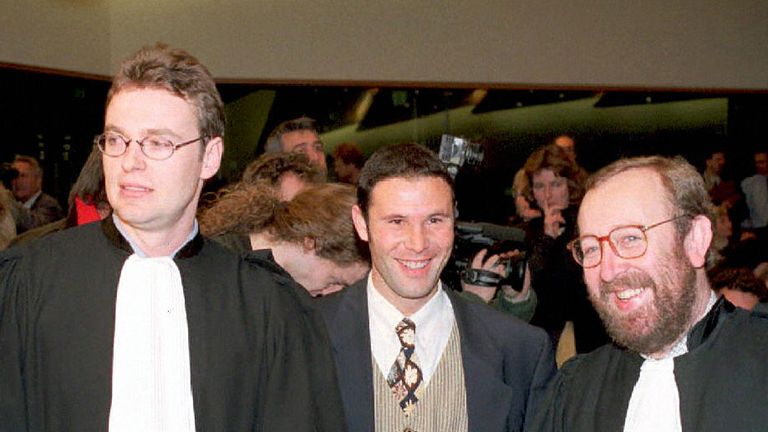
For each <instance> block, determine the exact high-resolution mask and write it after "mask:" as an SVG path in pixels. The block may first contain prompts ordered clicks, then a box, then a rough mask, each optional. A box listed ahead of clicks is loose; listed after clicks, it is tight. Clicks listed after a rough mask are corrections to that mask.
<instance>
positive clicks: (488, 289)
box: [461, 249, 536, 321]
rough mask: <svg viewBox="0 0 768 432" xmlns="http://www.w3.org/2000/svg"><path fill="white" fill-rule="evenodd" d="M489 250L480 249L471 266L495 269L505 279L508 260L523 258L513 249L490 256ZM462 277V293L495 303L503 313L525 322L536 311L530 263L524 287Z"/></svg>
mask: <svg viewBox="0 0 768 432" xmlns="http://www.w3.org/2000/svg"><path fill="white" fill-rule="evenodd" d="M487 254H488V249H482V250H480V251H479V252H478V253H477V254H475V256H474V257H473V258H472V263H471V265H470V268H471V269H473V270H483V271H488V272H493V273H496V274H497V275H499V277H500V278H501V279H502V280H503V279H505V278H506V277H507V276H508V275H507V272H508V270H509V269H508V265H507V264H506V261H507V260H510V259H515V258H520V256H521V254H522V253H521V252H520V251H518V250H513V251H509V252H503V253H499V254H493V255H491V256H489V257H488V258H487V259H486V255H487ZM465 279H466V278H462V281H461V288H462V293H463V294H462V296H463V297H464V298H466V299H468V300H474V301H482V302H484V303H486V304H489V305H491V306H492V307H493V308H494V309H496V310H499V311H501V312H505V313H509V314H512V315H514V316H516V317H518V318H520V319H521V320H523V321H530V320H531V318H532V317H533V314H534V312H535V311H536V293H535V292H534V291H533V290H532V289H531V275H530V271H529V270H528V265H527V264H525V272H524V277H523V280H522V281H519V282H521V286H513V285H511V284H507V283H503V281H502V282H500V283H498V284H491V283H483V284H477V283H471V282H468V281H467V280H465Z"/></svg>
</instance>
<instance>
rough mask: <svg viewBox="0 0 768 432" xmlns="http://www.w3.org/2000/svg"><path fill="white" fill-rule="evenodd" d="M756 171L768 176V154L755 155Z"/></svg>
mask: <svg viewBox="0 0 768 432" xmlns="http://www.w3.org/2000/svg"><path fill="white" fill-rule="evenodd" d="M755 171H756V172H757V173H758V174H761V175H768V153H755Z"/></svg>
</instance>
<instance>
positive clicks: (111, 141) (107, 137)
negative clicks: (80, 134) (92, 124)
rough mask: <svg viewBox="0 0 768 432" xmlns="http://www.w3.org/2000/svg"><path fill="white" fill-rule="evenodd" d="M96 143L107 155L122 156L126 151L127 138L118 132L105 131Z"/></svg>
mask: <svg viewBox="0 0 768 432" xmlns="http://www.w3.org/2000/svg"><path fill="white" fill-rule="evenodd" d="M96 144H97V145H98V146H99V150H101V151H102V152H103V153H104V154H106V155H107V156H120V155H121V154H123V153H124V152H125V146H126V144H125V139H124V138H123V137H121V136H120V135H118V134H114V133H109V132H107V133H104V134H102V135H101V136H99V137H98V139H97V140H96Z"/></svg>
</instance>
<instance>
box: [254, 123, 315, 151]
mask: <svg viewBox="0 0 768 432" xmlns="http://www.w3.org/2000/svg"><path fill="white" fill-rule="evenodd" d="M303 130H306V131H310V132H314V133H317V123H316V122H315V120H314V119H312V118H309V117H299V118H296V119H292V120H286V121H284V122H282V123H280V124H279V125H277V126H275V128H274V129H272V132H270V134H269V137H267V142H266V143H265V144H264V153H281V152H282V151H283V144H282V142H281V141H280V140H281V139H282V136H283V135H285V134H287V133H289V132H296V131H303Z"/></svg>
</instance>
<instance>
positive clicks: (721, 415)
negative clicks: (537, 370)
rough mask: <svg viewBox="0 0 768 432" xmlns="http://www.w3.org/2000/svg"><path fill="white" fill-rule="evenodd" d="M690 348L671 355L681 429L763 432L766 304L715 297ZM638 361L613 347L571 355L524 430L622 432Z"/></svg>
mask: <svg viewBox="0 0 768 432" xmlns="http://www.w3.org/2000/svg"><path fill="white" fill-rule="evenodd" d="M763 306H764V305H763ZM763 306H759V307H758V308H762V307H763ZM688 350H689V351H688V353H687V354H683V355H681V356H679V357H676V358H675V359H674V361H675V381H676V382H677V388H678V392H679V394H680V417H681V421H682V429H683V431H684V432H722V431H736V432H742V431H743V432H747V431H750V432H751V431H762V430H766V427H768V409H767V408H766V407H768V312H766V309H762V310H756V311H754V312H748V311H745V310H743V309H738V308H736V307H734V306H733V305H732V304H730V303H728V301H726V300H724V299H720V300H719V301H718V303H716V304H715V306H714V307H713V308H712V310H711V311H710V313H709V314H707V316H706V317H704V319H702V320H701V321H700V322H699V323H698V324H696V326H694V328H693V330H691V332H690V333H689V334H688ZM643 361H644V359H643V358H642V357H641V356H640V355H638V354H637V353H633V352H630V351H628V350H625V349H622V348H620V347H618V346H615V345H606V346H604V347H602V348H600V349H598V350H596V351H594V352H592V353H590V354H586V355H582V356H577V357H575V358H573V359H572V360H570V361H569V362H567V363H566V364H565V365H564V366H563V367H562V368H561V370H560V372H559V373H558V376H557V378H556V379H555V381H553V383H552V385H551V387H550V389H549V390H548V392H547V398H546V403H545V404H544V406H543V407H542V411H541V412H540V414H539V415H538V416H537V418H536V421H535V422H533V423H532V424H531V427H529V428H528V430H530V431H531V432H566V431H568V432H580V431H584V432H601V431H605V432H608V431H611V432H615V431H621V430H622V429H623V428H624V420H625V417H626V413H627V408H628V406H629V399H630V397H631V395H632V391H633V389H634V386H635V383H636V382H637V380H638V378H639V376H640V367H641V366H642V364H643Z"/></svg>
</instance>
